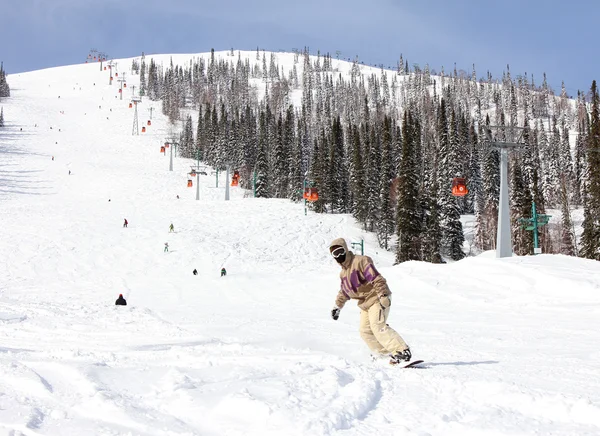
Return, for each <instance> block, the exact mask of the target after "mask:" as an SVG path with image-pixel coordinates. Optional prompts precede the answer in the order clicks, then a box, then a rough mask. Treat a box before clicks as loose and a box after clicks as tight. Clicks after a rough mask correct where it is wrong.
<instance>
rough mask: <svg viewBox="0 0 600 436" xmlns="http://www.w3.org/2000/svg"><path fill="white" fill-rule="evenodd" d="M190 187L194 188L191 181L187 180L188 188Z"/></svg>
mask: <svg viewBox="0 0 600 436" xmlns="http://www.w3.org/2000/svg"><path fill="white" fill-rule="evenodd" d="M192 186H194V183H193V182H192V181H191V179H188V188H191V187H192Z"/></svg>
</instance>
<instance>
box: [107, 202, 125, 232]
mask: <svg viewBox="0 0 600 436" xmlns="http://www.w3.org/2000/svg"><path fill="white" fill-rule="evenodd" d="M109 201H110V200H109ZM123 219H124V220H125V221H123V227H127V224H129V222H127V218H123Z"/></svg>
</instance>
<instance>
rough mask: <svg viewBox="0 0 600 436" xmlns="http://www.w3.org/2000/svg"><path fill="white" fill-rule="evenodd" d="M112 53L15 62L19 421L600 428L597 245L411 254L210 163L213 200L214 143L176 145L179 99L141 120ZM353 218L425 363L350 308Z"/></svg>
mask: <svg viewBox="0 0 600 436" xmlns="http://www.w3.org/2000/svg"><path fill="white" fill-rule="evenodd" d="M165 59H168V56H165ZM174 61H175V62H178V59H177V58H176V57H175V56H174ZM119 62H122V64H121V65H129V64H130V61H128V60H121V61H119ZM107 74H108V73H107V72H100V71H99V67H98V65H95V64H94V65H78V66H70V67H63V68H55V69H49V70H44V71H38V72H32V73H26V74H19V75H11V76H9V77H8V80H9V83H10V86H11V90H12V95H13V96H12V97H11V98H10V99H7V100H4V101H3V102H2V103H1V104H2V106H4V114H5V118H6V122H7V128H6V129H4V130H0V220H1V223H2V225H1V226H0V249H1V250H2V253H3V256H2V258H0V435H2V436H3V435H28V436H29V435H42V434H43V435H61V436H62V435H92V434H93V435H336V434H340V435H372V434H387V435H525V434H527V435H529V434H538V435H546V434H553V435H565V436H566V435H598V434H600V406H599V404H600V377H599V376H600V369H599V368H600V351H598V343H599V342H600V316H599V315H600V296H599V295H600V294H599V292H598V290H599V289H600V274H599V273H600V266H599V264H598V263H597V262H592V261H586V260H581V259H575V258H568V257H563V256H548V255H543V256H538V257H535V258H533V257H526V258H512V259H502V260H497V259H495V258H489V257H486V256H481V257H477V258H468V259H465V260H464V261H460V262H457V263H454V264H449V265H430V264H425V263H418V262H408V263H405V264H402V265H399V266H392V264H393V255H392V253H386V252H382V251H381V250H379V249H377V248H375V247H376V243H375V241H374V239H373V238H372V236H371V235H368V234H363V233H362V232H361V229H360V228H358V227H357V226H356V225H355V224H354V221H353V220H352V219H351V217H348V216H343V215H317V214H313V213H311V212H309V213H308V215H307V216H305V215H304V209H303V207H302V205H300V204H293V203H291V202H288V201H285V200H262V199H260V200H259V199H253V198H246V197H245V192H244V191H242V190H240V189H239V188H231V200H230V201H229V202H225V201H223V198H224V187H223V186H224V183H226V181H225V178H224V176H223V175H222V176H221V179H220V182H219V188H216V187H215V176H214V175H211V174H210V173H209V174H208V175H207V176H202V177H201V179H200V181H201V189H200V198H201V199H200V200H199V201H196V200H195V186H194V188H187V187H186V181H187V176H186V172H187V171H189V168H190V165H191V164H193V162H192V161H184V160H182V159H180V158H175V162H174V171H173V172H170V171H168V166H169V163H168V160H169V155H168V153H167V155H166V156H164V155H163V154H161V153H159V148H160V145H161V144H162V143H163V141H164V139H165V136H167V135H168V134H169V133H170V130H172V129H170V127H169V126H168V124H167V121H166V120H165V119H164V117H163V116H162V115H161V114H160V110H156V111H155V112H154V116H153V120H152V126H149V127H148V131H147V132H146V133H144V134H142V133H140V135H139V136H132V135H131V128H132V116H133V109H129V108H128V105H127V103H128V100H127V99H124V100H122V101H121V100H119V99H118V98H117V96H118V94H117V86H116V84H115V85H112V86H109V85H108V75H107ZM136 81H137V77H135V76H133V77H132V78H131V79H129V80H128V82H127V83H128V87H130V86H131V85H137V83H136ZM127 95H130V94H129V92H128V94H127ZM59 96H60V98H59ZM149 106H150V104H149V103H148V102H146V101H144V102H143V103H141V104H140V107H139V113H140V118H139V120H140V128H141V126H145V125H146V120H147V114H148V112H147V108H148V107H149ZM154 106H155V107H156V108H157V109H159V104H154ZM50 127H52V129H51V128H50ZM20 129H22V131H21V130H20ZM52 156H54V160H52ZM69 170H70V171H71V172H72V174H71V175H69ZM194 183H195V180H194ZM177 195H179V196H180V199H177V198H176V196H177ZM109 199H110V201H109ZM124 218H127V219H128V221H129V227H128V228H127V229H125V228H123V227H122V222H123V219H124ZM171 222H172V223H173V224H174V226H175V230H176V232H175V233H174V234H169V233H168V227H169V224H170V223H171ZM339 236H343V237H346V238H347V240H348V241H358V240H360V239H361V238H363V237H364V238H365V244H366V252H367V254H369V255H370V256H372V257H373V258H374V259H375V262H376V264H377V265H378V267H379V270H380V271H381V272H382V273H383V275H384V276H385V277H386V278H387V279H388V282H389V284H390V287H391V288H392V290H393V291H394V304H393V308H392V312H391V317H390V324H391V325H392V326H393V327H395V328H396V329H397V330H399V331H400V333H401V334H402V335H403V336H404V338H405V339H406V340H407V342H409V344H410V345H411V347H412V349H413V353H414V354H415V355H416V356H417V357H420V358H423V359H424V360H426V361H427V365H426V366H425V367H424V368H421V369H411V370H398V369H395V368H390V367H388V366H386V365H385V364H381V363H372V362H370V360H369V358H368V352H367V349H366V346H364V345H363V344H362V342H361V339H360V337H359V335H358V331H357V330H358V315H359V311H358V309H357V308H356V307H355V306H354V305H353V304H352V303H349V304H348V305H347V306H346V308H344V310H343V311H342V315H341V317H340V319H339V320H338V321H337V322H334V321H333V320H331V319H330V318H329V311H330V309H331V307H332V305H333V299H334V297H335V293H336V291H337V286H338V280H337V273H338V268H339V267H338V266H337V265H336V264H335V263H334V261H333V259H331V258H330V257H329V256H328V253H327V245H328V243H329V242H330V241H331V240H332V239H334V238H336V237H339ZM165 242H169V245H170V252H169V253H164V252H163V244H164V243H165ZM223 266H224V267H226V268H227V271H228V275H227V277H224V278H221V277H219V270H220V268H221V267H223ZM194 268H197V269H198V271H199V275H198V276H193V275H192V273H191V271H192V270H193V269H194ZM119 293H123V294H124V295H125V297H126V298H127V300H128V303H129V305H128V306H127V307H118V308H117V307H115V306H114V300H115V299H116V297H117V296H118V294H119Z"/></svg>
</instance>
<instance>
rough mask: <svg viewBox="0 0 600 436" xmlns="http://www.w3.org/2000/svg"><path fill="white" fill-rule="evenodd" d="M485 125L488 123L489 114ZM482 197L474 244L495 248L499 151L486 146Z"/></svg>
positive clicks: (484, 248) (479, 246)
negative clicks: (482, 204) (482, 205)
mask: <svg viewBox="0 0 600 436" xmlns="http://www.w3.org/2000/svg"><path fill="white" fill-rule="evenodd" d="M485 123H486V125H487V126H489V125H490V118H489V115H487V116H486V121H485ZM482 181H483V197H484V201H483V203H484V208H483V211H482V212H481V214H480V215H479V218H480V221H478V222H477V228H476V234H475V244H476V246H477V247H478V248H479V249H481V250H484V251H486V250H492V249H495V248H496V230H497V224H498V198H499V195H500V152H499V151H498V150H496V149H490V148H486V149H485V150H484V152H483V177H482Z"/></svg>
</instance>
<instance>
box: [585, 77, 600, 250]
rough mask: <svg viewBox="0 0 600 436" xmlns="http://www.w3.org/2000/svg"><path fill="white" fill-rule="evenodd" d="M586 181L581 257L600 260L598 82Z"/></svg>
mask: <svg viewBox="0 0 600 436" xmlns="http://www.w3.org/2000/svg"><path fill="white" fill-rule="evenodd" d="M586 152H587V153H586V158H587V159H586V160H587V165H586V170H587V171H586V181H585V184H584V186H585V191H584V203H583V209H584V219H583V224H582V226H583V233H582V235H581V245H582V247H581V256H582V257H585V258H587V259H595V260H600V97H599V95H598V88H597V86H596V81H595V80H594V81H593V82H592V87H591V113H590V125H589V134H588V135H587V147H586Z"/></svg>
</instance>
